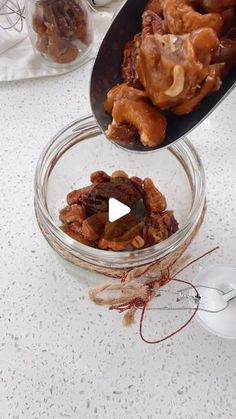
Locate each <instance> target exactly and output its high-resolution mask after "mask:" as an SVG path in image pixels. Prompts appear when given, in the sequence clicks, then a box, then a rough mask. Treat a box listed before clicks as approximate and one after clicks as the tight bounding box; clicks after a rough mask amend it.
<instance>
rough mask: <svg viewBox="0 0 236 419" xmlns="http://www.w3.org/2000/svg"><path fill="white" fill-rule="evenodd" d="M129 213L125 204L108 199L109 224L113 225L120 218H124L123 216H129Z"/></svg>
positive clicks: (128, 208)
mask: <svg viewBox="0 0 236 419" xmlns="http://www.w3.org/2000/svg"><path fill="white" fill-rule="evenodd" d="M130 211H131V210H130V207H128V206H127V205H125V204H122V202H120V201H117V199H115V198H110V199H109V205H108V217H109V221H110V222H111V223H113V222H114V221H116V220H119V218H121V217H124V215H126V214H129V213H130Z"/></svg>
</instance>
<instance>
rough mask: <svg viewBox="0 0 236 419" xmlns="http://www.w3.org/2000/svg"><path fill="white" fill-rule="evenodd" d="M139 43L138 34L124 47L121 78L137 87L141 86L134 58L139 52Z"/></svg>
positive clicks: (139, 36) (139, 37)
mask: <svg viewBox="0 0 236 419" xmlns="http://www.w3.org/2000/svg"><path fill="white" fill-rule="evenodd" d="M140 43H141V35H140V34H138V35H136V36H135V37H134V39H133V41H130V42H127V44H126V45H125V49H124V59H123V64H122V80H123V81H124V82H126V83H129V84H130V85H131V86H133V87H137V88H141V87H142V85H141V83H140V81H139V77H138V74H137V71H136V58H137V55H138V52H139V47H140Z"/></svg>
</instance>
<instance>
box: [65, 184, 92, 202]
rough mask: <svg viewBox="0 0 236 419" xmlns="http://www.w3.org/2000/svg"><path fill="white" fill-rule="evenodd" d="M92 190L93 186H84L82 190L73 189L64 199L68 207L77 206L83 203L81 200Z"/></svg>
mask: <svg viewBox="0 0 236 419" xmlns="http://www.w3.org/2000/svg"><path fill="white" fill-rule="evenodd" d="M92 189H93V185H91V186H85V187H84V188H80V189H75V190H74V191H72V192H69V193H68V195H67V197H66V200H67V203H68V205H72V204H79V203H81V202H83V200H84V199H85V198H86V197H87V196H88V194H89V193H90V192H91V190H92Z"/></svg>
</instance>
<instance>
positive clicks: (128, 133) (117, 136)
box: [106, 123, 138, 144]
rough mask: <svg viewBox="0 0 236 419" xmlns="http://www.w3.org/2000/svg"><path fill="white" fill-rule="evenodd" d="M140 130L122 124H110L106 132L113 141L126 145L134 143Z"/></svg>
mask: <svg viewBox="0 0 236 419" xmlns="http://www.w3.org/2000/svg"><path fill="white" fill-rule="evenodd" d="M137 133H138V130H137V128H136V127H134V126H133V125H131V124H127V123H121V124H119V125H117V124H110V125H109V126H108V129H107V131H106V134H107V137H108V138H110V140H113V141H119V142H123V143H126V144H129V143H132V142H133V140H134V138H135V136H136V134H137Z"/></svg>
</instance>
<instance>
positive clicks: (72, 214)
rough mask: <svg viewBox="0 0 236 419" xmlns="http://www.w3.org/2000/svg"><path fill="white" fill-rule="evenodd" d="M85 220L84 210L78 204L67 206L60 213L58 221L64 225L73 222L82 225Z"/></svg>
mask: <svg viewBox="0 0 236 419" xmlns="http://www.w3.org/2000/svg"><path fill="white" fill-rule="evenodd" d="M85 218H86V212H85V209H84V208H83V207H81V206H80V205H78V204H73V205H68V206H67V207H65V208H63V209H62V210H61V211H60V220H61V221H62V222H63V223H64V224H70V223H73V222H74V221H77V222H79V223H80V224H82V222H83V221H84V220H85Z"/></svg>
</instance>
